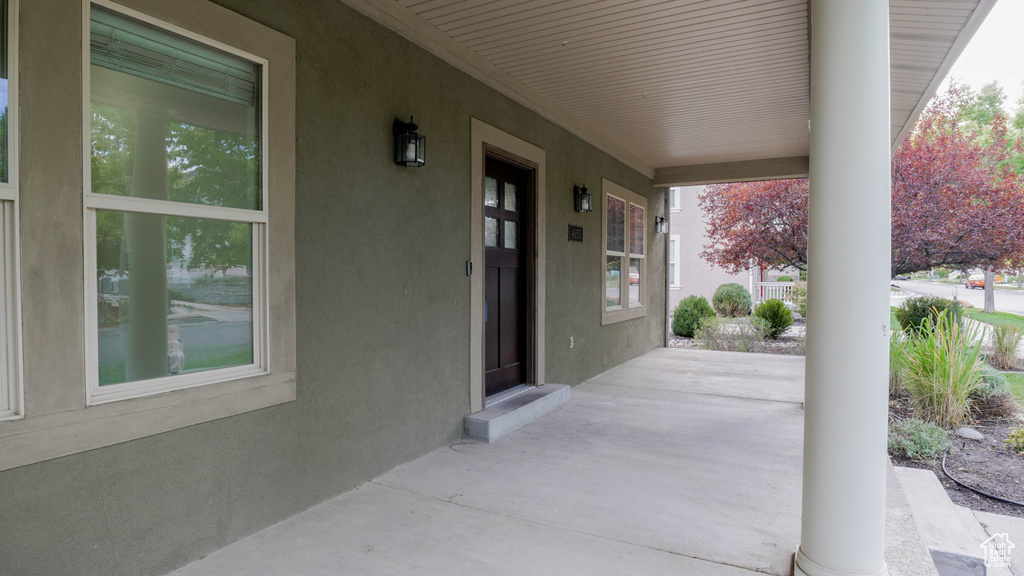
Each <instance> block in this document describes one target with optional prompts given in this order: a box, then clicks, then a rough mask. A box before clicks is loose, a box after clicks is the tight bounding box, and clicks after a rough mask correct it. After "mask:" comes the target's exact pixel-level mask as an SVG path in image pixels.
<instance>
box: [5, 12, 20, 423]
mask: <svg viewBox="0 0 1024 576" xmlns="http://www.w3.org/2000/svg"><path fill="white" fill-rule="evenodd" d="M18 2H19V0H8V3H7V16H8V19H7V40H8V46H7V182H3V183H0V205H2V206H0V332H2V334H3V341H4V342H5V343H6V345H5V346H3V347H0V398H2V401H0V421H3V420H18V419H22V418H24V416H25V391H24V387H23V385H22V379H21V374H22V370H21V358H22V355H21V331H20V329H19V327H20V326H21V306H20V305H19V303H20V302H21V283H20V282H19V281H18V279H19V278H20V277H21V250H19V249H18V242H19V236H20V235H19V234H18V223H19V219H18V197H19V190H20V187H19V173H18V172H19V162H18V152H19V150H18V146H19V143H20V142H21V138H20V137H19V135H20V132H19V125H18V119H19V113H18V93H19V92H18V20H19V17H18V16H19V10H18V8H19V5H18Z"/></svg>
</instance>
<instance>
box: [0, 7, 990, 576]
mask: <svg viewBox="0 0 1024 576" xmlns="http://www.w3.org/2000/svg"><path fill="white" fill-rule="evenodd" d="M890 3H891V4H892V15H890ZM931 4H932V3H928V2H916V1H914V0H891V2H890V0H811V1H810V2H806V1H805V0H783V1H775V2H770V3H746V2H698V1H696V0H683V1H680V2H667V3H653V4H652V3H646V2H629V1H626V0H612V1H611V2H606V3H597V4H595V3H587V2H573V3H570V2H559V1H557V0H539V1H537V2H529V3H508V4H507V5H504V6H502V3H494V2H483V1H479V0H437V1H432V2H415V1H411V0H305V1H303V2H252V1H250V0H213V1H210V0H174V1H161V0H116V1H115V0H93V1H91V2H90V1H86V2H83V1H82V0H0V9H2V13H3V16H4V17H3V18H2V19H0V26H3V27H4V29H3V32H4V33H3V34H0V78H2V81H0V106H4V105H6V106H7V108H6V110H3V111H2V112H3V113H2V114H0V138H6V139H5V140H3V141H0V518H2V519H3V521H2V522H0V543H2V549H3V554H2V555H0V574H4V575H8V574H9V575H13V576H23V575H37V574H38V575H46V576H58V575H60V576H63V575H74V576H92V575H104V576H141V575H154V574H163V573H166V572H168V571H170V570H171V569H173V568H175V567H177V566H180V565H182V564H184V563H186V562H188V561H191V560H194V559H197V558H199V557H201V556H204V555H206V554H209V553H210V552H212V551H214V550H216V549H218V548H219V547H222V546H224V545H226V544H228V543H230V542H233V541H236V540H238V539H240V538H243V537H245V536H247V535H249V534H252V533H254V532H255V531H257V530H259V529H261V528H264V527H266V526H268V525H270V524H273V523H275V522H278V521H280V520H282V519H284V518H287V517H290V516H293V515H295V514H298V513H300V512H302V511H303V510H306V509H308V508H310V507H311V506H313V505H315V504H317V503H320V502H323V501H325V500H327V499H328V498H331V497H333V496H335V495H337V494H340V493H342V492H345V491H347V490H351V489H353V488H354V487H356V486H359V485H360V484H361V483H363V482H366V481H368V480H370V479H372V478H374V477H376V476H378V475H380V474H382V473H383V472H385V471H387V470H390V469H392V468H394V467H395V466H398V465H400V464H402V463H404V462H408V461H410V460H412V459H414V458H417V457H419V456H421V455H423V454H426V453H427V452H429V451H431V450H434V449H436V448H438V447H440V446H444V445H446V444H448V443H451V442H454V441H456V440H458V439H460V438H461V437H462V436H463V433H464V424H465V418H466V417H467V416H469V415H471V414H475V413H478V412H481V411H482V410H483V409H484V407H485V406H486V405H487V404H489V403H493V402H494V401H496V400H497V399H500V398H502V397H504V396H505V395H507V394H508V393H509V392H510V391H511V392H515V391H517V390H522V389H527V388H529V387H531V386H534V385H544V384H547V383H559V384H568V385H575V384H578V383H580V382H583V381H585V380H587V379H589V378H592V377H594V376H596V375H598V374H601V373H602V372H604V371H606V370H608V369H610V368H612V367H614V366H617V365H619V364H622V363H624V362H627V361H629V360H631V359H633V358H636V357H638V356H640V355H642V354H644V353H646V352H648V351H650V350H651V349H653V348H656V347H659V346H663V345H664V343H665V338H666V333H665V318H666V315H667V313H668V290H667V286H668V274H667V265H668V260H669V259H668V254H667V247H668V243H669V238H668V236H667V235H665V234H658V233H655V231H654V229H655V222H656V218H657V217H661V216H665V215H666V211H667V210H668V204H667V199H666V190H667V188H668V187H670V186H680V185H696V184H705V183H710V182H727V181H737V180H743V179H768V178H784V177H785V178H789V177H796V176H807V175H808V174H809V173H810V172H813V174H812V175H811V176H812V180H813V181H814V182H815V184H814V185H815V186H817V188H816V189H815V192H816V196H814V202H815V217H816V218H820V222H821V223H822V224H823V225H822V226H819V227H814V226H812V234H816V235H818V236H817V242H818V243H817V244H816V245H817V246H822V247H825V248H823V249H822V250H821V251H820V252H819V254H820V256H819V257H820V258H823V259H828V260H827V261H829V262H841V263H842V270H843V271H845V270H851V269H853V270H864V271H865V275H866V277H870V276H871V275H872V274H874V275H875V276H879V275H881V276H883V277H885V276H887V270H888V252H887V251H888V237H889V234H888V233H887V229H888V228H887V227H888V226H889V224H888V215H887V214H888V203H889V201H890V200H889V198H890V197H889V173H888V170H889V156H890V148H891V147H892V145H893V143H894V142H899V141H901V140H902V138H903V137H904V136H905V135H906V134H907V133H908V132H909V131H910V129H911V128H912V126H913V124H914V121H915V119H916V114H917V113H918V112H917V111H919V110H920V109H921V108H922V107H923V106H924V104H925V103H926V102H927V101H928V99H929V98H930V97H931V96H932V92H933V88H932V87H933V86H937V85H938V83H939V79H941V78H942V76H944V74H945V72H946V71H947V70H948V69H949V67H950V66H951V65H952V61H953V59H955V57H956V56H957V54H958V52H959V51H960V50H961V49H962V47H963V46H964V44H965V43H966V39H967V38H969V37H970V36H971V35H972V34H973V33H974V31H975V30H976V28H977V26H978V25H980V23H981V21H982V20H983V19H984V16H985V14H986V13H987V11H988V10H989V9H990V7H991V1H990V0H974V1H972V0H964V1H962V2H947V3H943V7H942V10H941V12H939V11H936V10H934V9H933V7H932V6H931ZM812 5H813V10H811V6H812ZM499 6H500V7H499ZM812 18H813V21H814V22H813V34H811V29H812V25H811V20H812ZM940 27H941V29H942V34H940V35H932V34H921V33H920V31H921V30H929V29H931V28H936V29H937V28H940ZM890 38H891V42H887V40H888V39H890ZM890 44H891V46H890ZM812 56H813V57H812ZM890 59H891V62H890ZM890 64H891V66H892V70H893V74H892V76H891V78H892V80H891V86H890ZM908 69H912V70H913V74H904V73H900V72H899V71H901V70H908ZM811 83H813V85H812V84H811ZM410 117H411V118H410ZM407 119H408V120H409V122H407V121H406V120H407ZM809 119H813V120H814V130H815V132H814V138H813V139H812V138H811V137H810V134H809V132H808V120H809ZM413 120H414V122H415V124H417V125H418V127H413V125H412V124H413ZM421 137H424V138H425V139H426V143H427V144H429V145H427V146H426V151H425V157H424V152H423V149H422V148H420V146H419V145H420V144H422V142H423V140H422V139H421ZM420 159H424V160H425V164H423V165H422V167H413V166H419V165H420V161H419V160H420ZM584 185H586V186H587V187H588V188H589V190H590V193H591V194H592V195H593V198H592V199H593V205H594V210H593V211H592V212H576V211H574V195H573V192H574V188H578V187H583V186H584ZM883 217H884V218H883ZM569 226H573V227H575V228H574V229H570V231H569V233H568V237H567V229H569ZM185 239H189V240H188V242H189V243H190V244H189V246H190V247H191V248H190V251H191V250H194V251H195V253H193V254H192V256H191V257H192V258H194V259H195V260H196V262H204V263H205V264H204V266H205V267H207V269H209V270H216V269H222V270H223V269H229V270H232V271H233V272H238V273H239V274H238V275H235V274H234V273H232V274H228V275H225V276H224V277H216V274H214V275H213V276H214V277H213V278H207V279H200V278H196V277H192V276H191V274H190V278H191V279H192V280H193V281H192V282H191V284H188V283H186V285H182V283H181V282H177V283H175V282H172V283H171V284H170V285H169V283H168V262H169V261H173V260H174V259H175V258H179V257H181V256H182V254H178V255H175V251H176V250H183V246H185V243H186V241H185ZM580 240H581V241H580ZM814 241H815V239H814V238H812V239H811V242H814ZM200 252H201V254H200ZM814 257H815V256H814V255H813V254H812V258H814ZM810 266H811V267H812V268H815V264H814V262H813V261H812V262H811V264H810ZM243 269H244V271H245V272H244V274H243V273H242V270H243ZM816 269H818V270H821V271H822V272H820V273H819V275H817V276H816V277H815V282H817V285H818V286H819V288H820V289H822V290H824V291H826V292H827V293H830V294H834V295H835V297H836V298H840V299H841V301H842V302H843V304H844V305H843V306H842V307H841V308H838V309H835V310H829V309H823V310H819V311H817V312H820V313H818V314H815V315H812V321H815V322H821V324H819V325H817V326H815V328H816V330H817V331H816V333H815V339H816V343H817V344H818V345H816V346H815V347H814V350H812V351H810V356H809V357H808V362H807V386H808V388H809V389H812V390H816V391H817V392H818V394H816V395H815V402H814V403H811V402H808V407H807V415H806V416H807V417H806V419H805V420H806V421H805V429H806V437H807V439H808V442H807V443H806V445H805V458H804V469H805V474H804V480H803V484H802V486H803V488H802V490H803V494H804V500H803V508H802V517H803V529H804V536H803V539H802V542H801V547H800V551H799V552H798V553H797V561H796V566H797V573H798V574H811V575H812V576H813V575H816V574H830V575H836V574H881V573H883V572H884V563H883V558H882V553H883V550H882V547H881V543H882V541H883V536H884V524H885V523H884V500H885V462H886V460H885V456H884V450H885V442H884V437H885V416H884V413H882V412H880V410H884V409H885V403H884V401H883V402H877V401H876V398H879V397H881V398H884V394H885V387H886V374H887V370H888V359H887V356H885V354H886V350H887V348H885V346H884V344H882V345H881V346H879V345H876V346H860V345H859V344H860V343H861V342H862V341H863V340H864V339H870V338H875V337H877V335H878V334H880V332H879V330H878V326H884V325H885V324H886V322H887V318H888V314H889V312H888V310H879V311H877V312H873V311H872V306H871V303H872V302H876V301H877V300H878V299H879V298H888V296H887V294H888V288H887V287H886V285H885V283H884V282H864V283H858V284H857V286H855V287H854V286H852V285H851V283H850V282H849V281H848V279H847V278H845V277H844V275H843V274H841V273H839V272H836V273H830V272H829V267H828V266H822V267H820V268H816ZM172 270H173V268H172ZM109 271H115V272H116V273H117V280H118V289H117V291H114V290H113V281H114V276H113V272H109ZM680 271H681V270H680ZM175 274H177V273H172V274H171V278H172V279H179V278H181V276H180V275H175ZM673 275H674V274H673ZM104 277H106V278H107V280H108V282H106V283H105V282H104V281H103V278H104ZM883 279H884V278H883ZM200 280H202V281H200ZM206 280H210V281H209V282H208V281H206ZM105 284H107V285H108V286H105ZM862 284H863V285H862ZM865 286H867V288H865ZM107 290H109V292H107ZM172 291H173V292H174V293H173V294H172ZM193 309H194V310H193ZM195 315H202V317H203V318H202V320H201V321H199V322H191V321H186V320H188V318H189V317H193V319H194V316H195ZM814 318H820V320H815V319H814ZM225 342H227V343H228V344H229V345H227V346H225ZM823 382H824V383H827V384H828V385H827V386H820V388H819V387H818V386H819V384H820V383H823ZM872 382H876V383H877V384H878V385H877V386H876V387H874V388H872V387H871V386H870V383H872ZM875 393H878V394H880V395H881V396H878V395H873V394H875ZM580 433H581V434H585V433H586V431H580ZM657 441H658V439H656V438H654V439H652V442H657ZM547 480H548V479H545V478H538V479H537V482H545V481H547ZM672 513H673V512H672V511H671V510H666V514H672ZM680 521H683V520H682V519H681V520H680ZM685 521H688V522H689V521H698V522H699V519H685ZM453 545H454V544H453ZM526 553H528V551H526ZM812 559H813V560H812Z"/></svg>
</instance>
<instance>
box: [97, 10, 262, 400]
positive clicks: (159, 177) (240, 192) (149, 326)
mask: <svg viewBox="0 0 1024 576" xmlns="http://www.w3.org/2000/svg"><path fill="white" fill-rule="evenodd" d="M89 40H90V41H89V62H90V66H89V104H90V106H89V118H88V126H89V130H88V135H89V139H90V147H91V159H90V165H89V166H88V170H89V175H88V177H87V178H86V182H87V187H86V197H85V205H86V218H87V221H86V235H87V237H86V251H87V254H86V257H87V262H86V269H87V270H88V271H89V274H90V275H91V276H90V281H88V282H87V284H86V286H87V290H89V291H91V292H92V294H91V295H90V297H89V299H88V300H89V301H90V302H93V303H94V304H93V306H92V307H91V310H90V311H89V314H90V318H89V323H88V326H89V327H88V330H89V331H90V334H89V335H88V337H87V342H89V346H90V350H89V361H90V362H91V366H90V367H89V374H88V391H89V403H90V404H96V403H102V402H107V401H112V400H120V399H123V398H131V397H136V396H141V395H146V394H152V393H158V392H164V391H168V390H174V389H179V388H187V387H192V386H199V385H203V384H210V383H213V382H220V381H224V380H231V379H236V378H242V377H247V376H252V375H256V374H260V373H264V372H266V368H267V359H266V357H265V354H264V352H263V350H264V346H263V342H264V340H265V338H266V334H265V332H264V326H265V325H266V318H264V317H263V314H262V312H261V311H262V310H264V306H263V305H262V304H261V301H262V299H263V298H264V294H263V292H264V290H263V289H262V286H264V284H265V282H264V280H265V279H264V276H265V274H266V272H265V270H266V265H267V264H266V262H265V261H264V255H265V252H266V250H265V247H264V239H265V238H266V230H265V226H266V224H267V222H268V214H267V209H266V204H267V203H266V202H265V199H264V188H265V186H264V183H265V181H266V179H265V177H264V160H263V140H264V138H263V125H264V117H263V103H262V99H263V98H262V90H261V86H262V84H263V64H264V63H263V62H261V61H259V60H258V59H256V58H254V57H250V56H247V55H245V54H243V53H240V52H235V51H232V50H230V49H229V48H227V47H224V46H219V45H213V44H212V43H209V42H205V41H203V40H202V39H200V38H195V37H191V36H186V35H185V34H184V33H179V32H178V31H173V30H170V29H165V28H163V27H161V26H159V25H158V24H156V23H154V22H149V21H143V20H140V19H136V18H133V17H131V16H128V15H126V14H122V13H120V12H117V11H114V10H111V9H108V8H105V7H102V6H97V5H93V6H92V7H91V10H90V39H89Z"/></svg>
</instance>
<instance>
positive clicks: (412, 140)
mask: <svg viewBox="0 0 1024 576" xmlns="http://www.w3.org/2000/svg"><path fill="white" fill-rule="evenodd" d="M418 129H419V126H417V125H416V124H414V123H413V121H412V116H409V121H408V122H402V121H401V120H395V121H394V123H393V124H391V132H393V133H394V135H395V164H398V165H399V166H405V167H407V168H411V167H413V166H415V167H416V168H419V167H420V166H423V164H425V163H426V149H427V137H426V136H424V135H422V134H417V133H416V130H418Z"/></svg>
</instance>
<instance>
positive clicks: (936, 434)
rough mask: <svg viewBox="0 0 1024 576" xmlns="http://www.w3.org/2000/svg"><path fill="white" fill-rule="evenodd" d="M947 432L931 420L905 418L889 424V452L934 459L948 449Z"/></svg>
mask: <svg viewBox="0 0 1024 576" xmlns="http://www.w3.org/2000/svg"><path fill="white" fill-rule="evenodd" d="M951 445H952V443H951V442H950V441H949V434H947V433H946V431H945V430H943V429H942V428H939V427H938V426H936V425H935V424H932V423H931V422H925V421H924V420H918V419H917V418H907V419H905V420H897V421H895V422H893V423H891V424H889V454H890V455H891V456H903V457H905V458H913V459H914V460H934V459H935V458H938V457H939V455H941V454H942V453H943V452H945V451H946V450H948V449H949V447H950V446H951Z"/></svg>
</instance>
